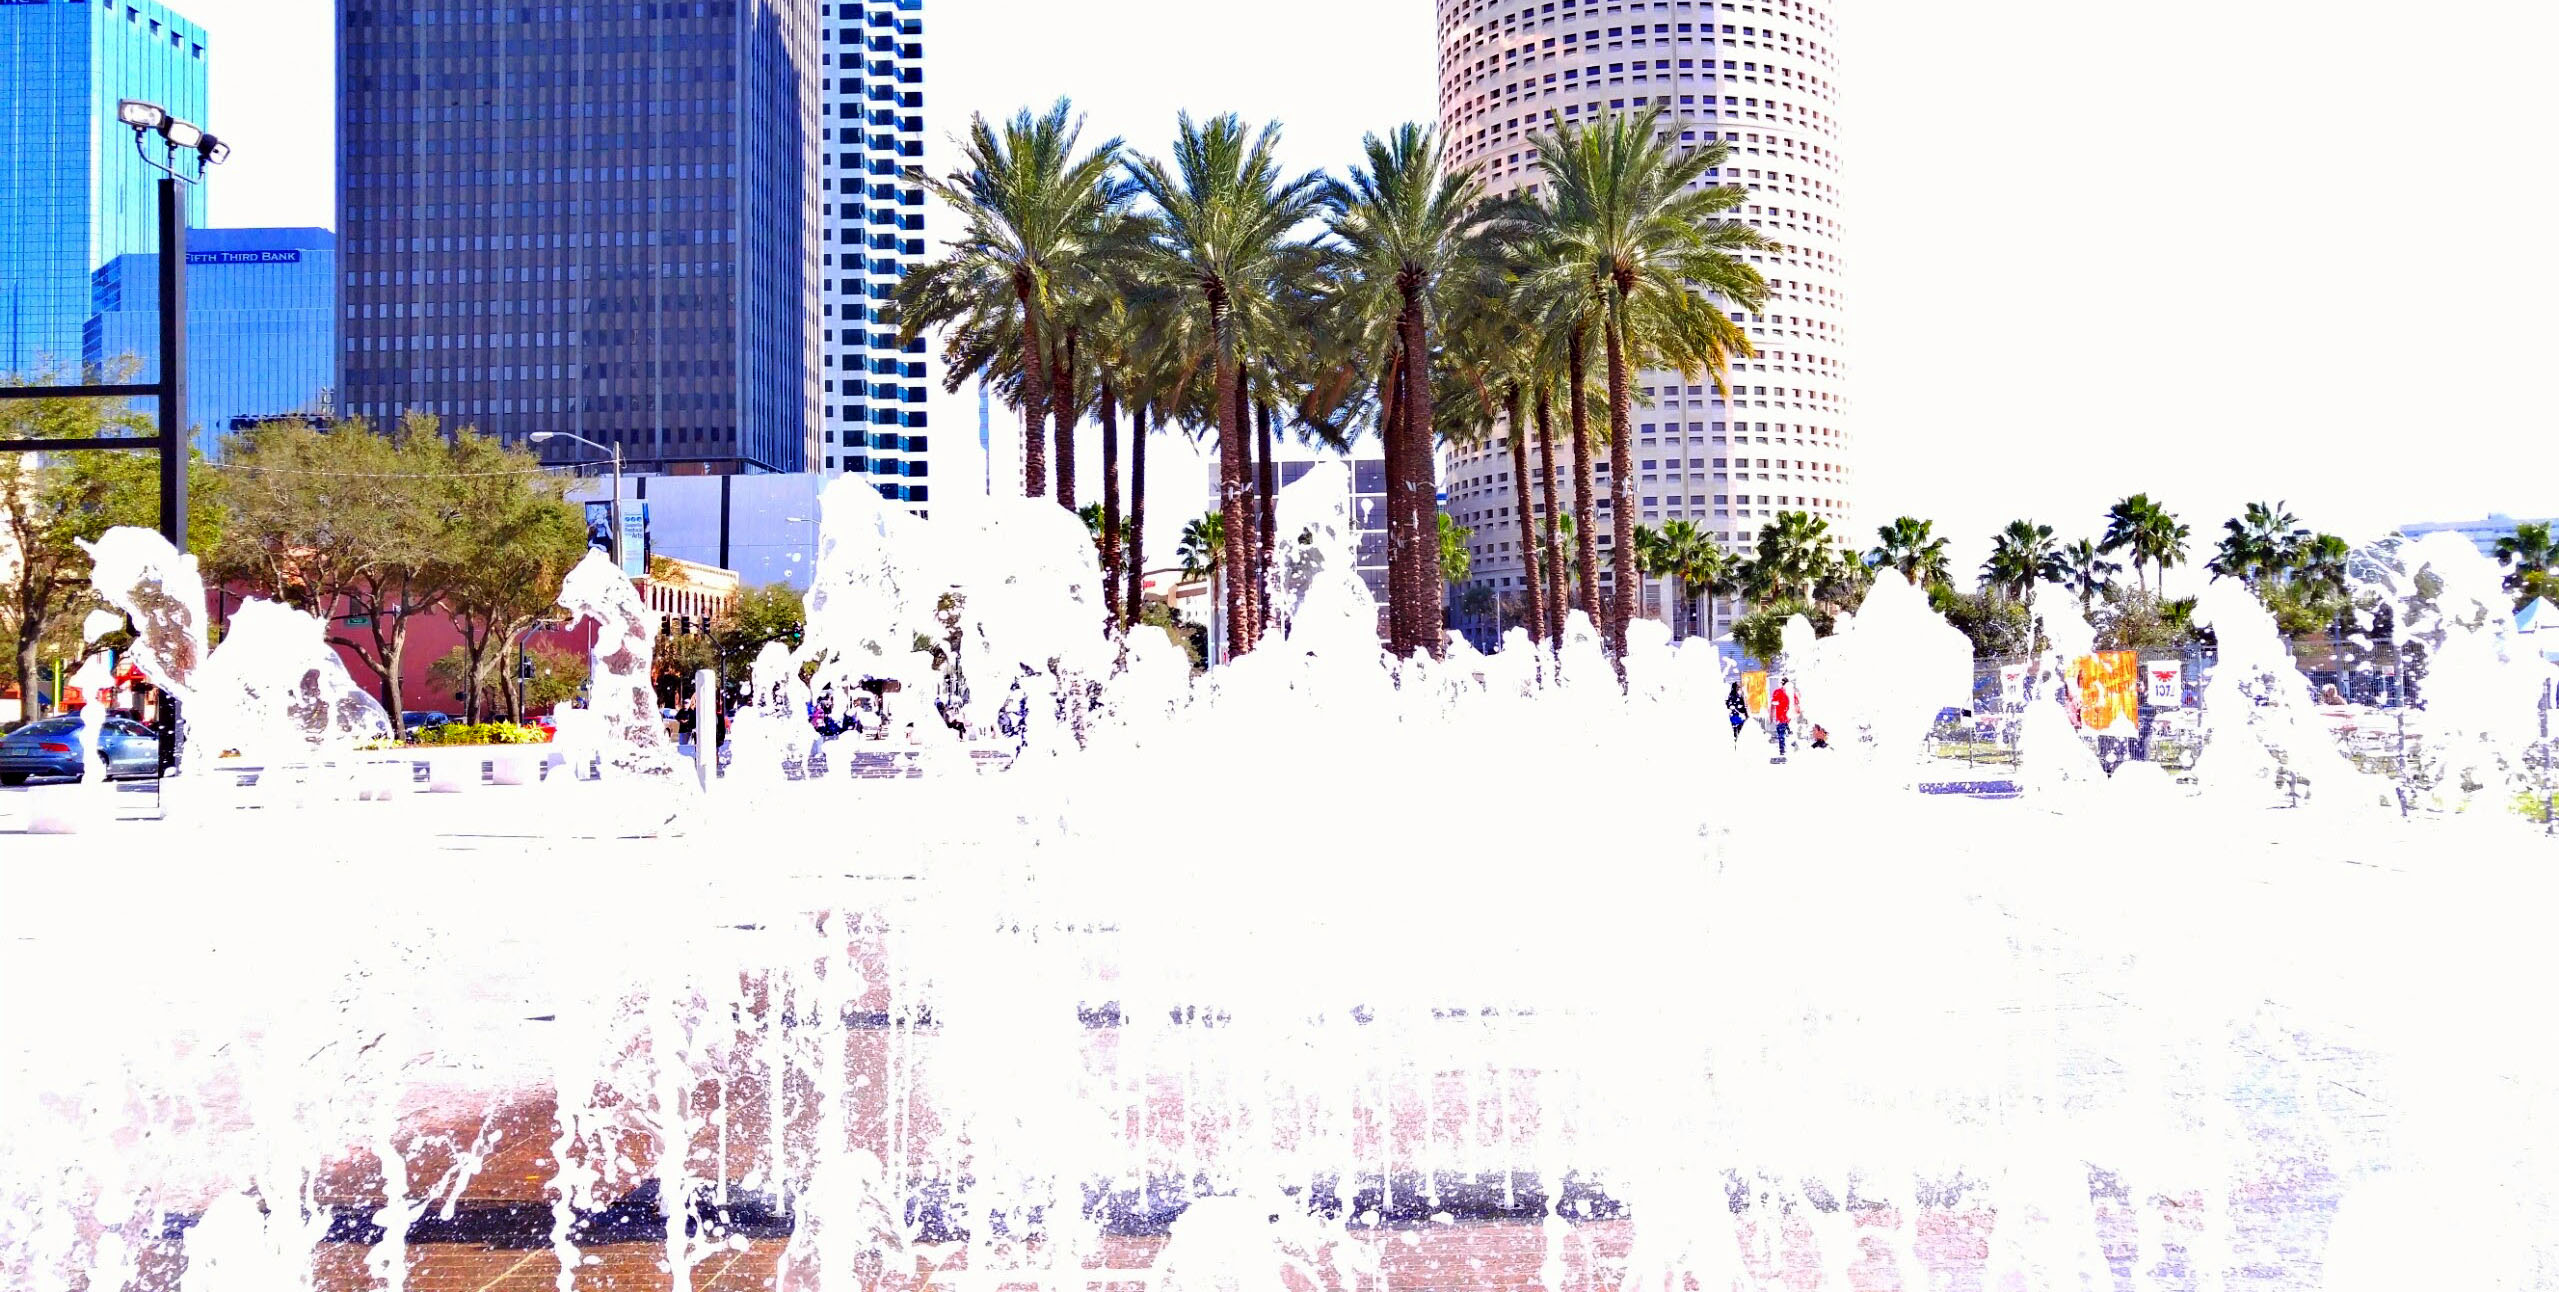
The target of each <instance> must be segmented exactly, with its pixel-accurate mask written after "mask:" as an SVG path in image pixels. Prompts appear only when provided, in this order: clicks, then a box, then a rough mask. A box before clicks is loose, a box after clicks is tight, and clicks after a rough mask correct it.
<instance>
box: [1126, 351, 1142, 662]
mask: <svg viewBox="0 0 2559 1292" xmlns="http://www.w3.org/2000/svg"><path fill="white" fill-rule="evenodd" d="M1146 409H1147V405H1146V402H1145V401H1144V400H1140V401H1138V404H1137V424H1136V425H1135V426H1133V427H1131V428H1130V429H1129V440H1128V569H1127V571H1126V573H1127V576H1128V601H1127V606H1128V608H1127V610H1126V611H1125V612H1124V613H1125V615H1126V619H1127V622H1129V623H1131V624H1134V623H1136V622H1137V621H1138V616H1139V614H1140V612H1142V611H1144V610H1145V609H1146V604H1145V597H1146Z"/></svg>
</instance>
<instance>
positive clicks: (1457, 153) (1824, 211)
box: [1439, 0, 1855, 613]
mask: <svg viewBox="0 0 2559 1292" xmlns="http://www.w3.org/2000/svg"><path fill="white" fill-rule="evenodd" d="M1832 9H1833V5H1832V4H1831V3H1830V0H1754V2H1747V3H1743V2H1727V0H1650V2H1649V3H1642V2H1635V0H1605V2H1603V0H1440V3H1439V48H1440V60H1439V101H1440V127H1441V129H1442V131H1443V132H1444V133H1445V134H1446V135H1447V137H1448V139H1449V142H1450V149H1451V152H1452V154H1453V156H1454V158H1455V159H1456V160H1457V161H1459V162H1461V163H1466V164H1472V165H1475V166H1477V167H1479V168H1480V173H1481V174H1482V175H1483V177H1484V179H1485V181H1486V183H1487V186H1488V187H1489V188H1490V189H1491V190H1492V191H1493V192H1495V193H1525V194H1529V195H1534V194H1536V193H1537V192H1538V191H1539V189H1540V188H1541V186H1542V182H1543V177H1542V174H1541V172H1540V171H1539V170H1538V169H1537V153H1536V149H1535V148H1534V147H1533V146H1531V145H1530V144H1529V142H1528V139H1529V136H1530V135H1531V134H1532V133H1534V132H1537V131H1541V130H1545V129H1548V128H1550V125H1551V123H1552V122H1554V121H1558V120H1560V121H1561V122H1563V123H1564V124H1566V125H1576V124H1582V123H1586V122H1589V121H1592V120H1595V119H1598V118H1600V117H1602V116H1604V115H1607V114H1610V113H1620V112H1623V113H1633V112H1640V111H1643V110H1644V109H1646V108H1651V107H1658V108H1660V109H1662V111H1663V114H1664V115H1663V118H1662V125H1663V128H1664V129H1665V130H1667V131H1670V132H1672V133H1673V134H1674V135H1675V136H1676V140H1677V142H1678V144H1679V145H1680V146H1681V147H1683V148H1693V147H1697V146H1700V145H1703V144H1705V143H1706V142H1708V141H1709V140H1714V139H1717V138H1719V137H1720V139H1721V140H1722V142H1723V143H1724V144H1725V145H1726V146H1727V147H1729V148H1730V149H1731V152H1732V155H1731V158H1730V159H1729V161H1728V162H1727V163H1726V164H1725V165H1724V166H1721V167H1718V168H1716V169H1715V170H1714V171H1711V172H1709V174H1708V176H1707V178H1706V179H1705V180H1704V181H1703V182H1705V183H1710V184H1711V183H1725V184H1735V185H1739V186H1741V187H1742V188H1744V189H1746V190H1748V192H1749V198H1748V200H1747V202H1746V203H1745V204H1744V205H1743V206H1742V208H1741V209H1740V210H1739V211H1738V212H1736V213H1735V214H1736V217H1737V218H1739V219H1742V220H1746V221H1748V222H1749V223H1751V224H1753V225H1755V226H1757V227H1758V228H1759V230H1760V232H1762V233H1763V234H1765V235H1767V237H1768V238H1769V240H1770V241H1772V242H1774V243H1776V244H1777V246H1776V249H1774V250H1772V251H1769V252H1766V253H1761V254H1756V255H1752V256H1750V257H1749V259H1750V260H1751V261H1752V263H1753V264H1754V265H1755V266H1756V267H1757V268H1758V269H1759V271H1760V273H1761V274H1762V275H1763V276H1764V277H1766V278H1767V280H1768V285H1769V295H1768V302H1767V304H1766V307H1765V312H1764V313H1760V314H1736V315H1735V318H1736V321H1738V322H1740V323H1742V324H1743V325H1744V326H1745V327H1746V328H1747V329H1748V330H1749V333H1750V338H1751V343H1752V345H1753V346H1754V347H1755V348H1756V349H1757V351H1758V353H1757V354H1756V355H1754V356H1753V357H1751V358H1749V359H1737V360H1735V361H1734V363H1733V366H1732V371H1731V372H1730V374H1729V375H1728V377H1727V382H1728V383H1729V386H1730V395H1729V397H1727V396H1724V395H1718V394H1717V393H1716V392H1715V389H1714V386H1713V384H1712V383H1711V382H1707V381H1703V380H1701V381H1698V382H1695V383H1689V382H1686V381H1684V380H1682V379H1681V378H1680V377H1679V375H1678V374H1677V373H1666V372H1647V373H1643V374H1641V375H1640V376H1639V377H1638V378H1637V379H1636V381H1635V383H1634V384H1635V390H1636V394H1637V401H1636V411H1635V417H1634V422H1635V425H1634V432H1635V444H1634V446H1633V449H1634V456H1635V470H1636V472H1637V476H1636V481H1635V487H1634V489H1633V493H1634V495H1635V500H1636V502H1637V504H1638V505H1639V506H1640V507H1641V509H1642V515H1641V516H1640V517H1639V518H1638V519H1640V520H1642V521H1643V522H1645V523H1647V524H1653V525H1659V524H1661V523H1662V522H1664V521H1666V520H1677V519H1685V520H1687V521H1688V522H1689V523H1691V524H1693V525H1695V526H1696V527H1697V528H1698V529H1699V530H1701V531H1703V532H1705V533H1706V534H1709V535H1711V536H1714V537H1717V538H1720V539H1721V540H1723V541H1724V542H1725V543H1727V544H1729V545H1732V546H1735V547H1740V546H1743V545H1746V544H1747V543H1749V542H1750V541H1751V539H1752V538H1754V537H1755V536H1756V535H1757V533H1758V531H1759V529H1760V527H1761V526H1762V525H1765V524H1767V523H1768V522H1769V521H1770V520H1772V519H1774V518H1775V517H1776V515H1777V513H1778V512H1780V511H1804V512H1810V513H1811V514H1812V515H1814V516H1816V517H1820V518H1823V519H1826V520H1828V521H1829V522H1830V523H1831V527H1832V532H1833V533H1834V534H1839V535H1840V536H1841V537H1843V538H1845V537H1846V535H1844V534H1840V531H1841V529H1842V528H1843V527H1844V526H1845V524H1846V523H1847V521H1848V519H1849V517H1850V515H1851V507H1850V500H1851V498H1852V497H1853V495H1854V493H1855V490H1854V487H1853V485H1852V484H1851V476H1850V472H1849V459H1850V453H1849V440H1848V435H1847V429H1846V401H1845V399H1844V392H1843V379H1844V377H1845V374H1846V361H1845V358H1844V355H1843V352H1842V349H1841V340H1842V334H1841V327H1840V318H1841V310H1842V296H1841V292H1840V281H1841V279H1840V224H1839V218H1838V216H1839V188H1838V184H1839V177H1840V157H1839V153H1838V151H1837V149H1838V144H1839V123H1838V121H1837V119H1836V118H1835V117H1834V115H1833V114H1834V112H1835V111H1836V110H1837V107H1838V88H1837V86H1836V85H1835V84H1834V82H1833V79H1832V78H1833V77H1834V76H1836V75H1837V72H1838V66H1839V63H1838V55H1837V52H1836V50H1835V48H1834V46H1833V42H1834V39H1835V36H1836V33H1837V30H1838V28H1837V24H1836V23H1834V22H1833V20H1832ZM1559 420H1560V419H1559ZM1558 433H1559V436H1560V433H1561V427H1560V425H1559V427H1558ZM1559 448H1560V446H1559ZM1557 456H1558V462H1557V472H1558V476H1559V484H1561V485H1562V486H1563V488H1564V489H1565V490H1566V491H1567V492H1569V489H1570V484H1569V482H1570V480H1571V471H1570V463H1569V461H1568V460H1567V459H1566V457H1565V455H1564V454H1563V453H1562V452H1560V451H1559V453H1558V455H1557ZM1530 470H1531V471H1532V472H1535V471H1537V470H1538V464H1537V462H1536V459H1535V455H1534V451H1533V449H1532V453H1531V460H1530ZM1599 473H1600V478H1601V480H1602V481H1603V486H1604V482H1605V481H1606V480H1607V479H1608V468H1607V465H1606V463H1605V462H1603V463H1601V464H1600V465H1599ZM1605 492H1606V490H1605V487H1603V490H1602V493H1603V496H1604V495H1605ZM1448 493H1449V501H1450V507H1451V510H1452V511H1454V512H1455V513H1456V515H1457V519H1458V521H1459V523H1461V524H1465V525H1468V526H1470V527H1472V528H1473V529H1474V531H1475V532H1474V538H1473V540H1472V545H1473V547H1474V557H1475V577H1476V579H1477V580H1479V581H1482V582H1485V583H1489V584H1490V585H1492V587H1493V589H1494V590H1495V591H1496V592H1500V593H1503V594H1505V595H1509V594H1513V593H1516V592H1519V591H1521V590H1522V589H1523V588H1524V578H1523V569H1522V565H1521V553H1520V552H1519V551H1518V547H1519V542H1518V533H1519V522H1518V519H1517V516H1516V514H1515V512H1514V510H1513V508H1514V507H1515V505H1516V503H1515V499H1514V497H1513V494H1512V482H1511V478H1510V459H1509V455H1508V452H1507V451H1506V449H1505V448H1504V447H1503V446H1500V445H1496V446H1494V447H1493V448H1492V449H1490V450H1484V451H1473V452H1461V453H1459V454H1457V455H1456V457H1455V459H1454V461H1453V462H1452V465H1451V467H1450V472H1449V483H1448ZM1560 501H1562V502H1563V505H1564V506H1567V507H1569V506H1570V505H1571V504H1570V501H1569V498H1568V497H1565V498H1562V499H1560ZM1538 505H1539V507H1541V508H1542V500H1540V503H1539V504H1538ZM1607 512H1608V508H1607V505H1606V504H1605V503H1604V502H1603V503H1602V504H1601V513H1602V515H1601V516H1600V517H1583V518H1582V523H1583V524H1585V525H1589V524H1599V525H1600V528H1599V530H1598V532H1599V534H1600V535H1601V536H1602V537H1601V540H1600V541H1601V543H1602V545H1603V546H1605V545H1606V544H1607V542H1608V539H1607V537H1606V535H1607V534H1608V529H1607V527H1606V525H1605V523H1604V520H1605V517H1606V515H1607ZM1609 563H1610V562H1609V556H1608V554H1607V553H1606V552H1603V553H1602V556H1601V565H1602V567H1603V569H1605V568H1606V567H1607V565H1608V564H1609ZM1666 604H1669V601H1668V599H1666V598H1665V597H1664V596H1663V589H1661V588H1660V587H1653V588H1649V589H1647V591H1646V593H1645V596H1644V605H1645V606H1646V607H1647V613H1655V612H1657V611H1658V610H1659V608H1660V607H1661V606H1663V605H1666Z"/></svg>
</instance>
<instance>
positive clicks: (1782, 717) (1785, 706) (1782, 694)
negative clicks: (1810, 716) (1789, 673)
mask: <svg viewBox="0 0 2559 1292" xmlns="http://www.w3.org/2000/svg"><path fill="white" fill-rule="evenodd" d="M1794 716H1795V693H1794V691H1793V689H1792V688H1791V687H1789V686H1788V685H1787V683H1786V679H1784V678H1779V679H1778V680H1777V686H1776V687H1775V689H1773V690H1771V691H1769V693H1768V723H1769V726H1771V727H1772V728H1774V729H1775V730H1776V732H1777V756H1778V757H1780V758H1784V757H1785V756H1786V731H1787V727H1788V725H1789V723H1791V722H1792V721H1793V719H1794Z"/></svg>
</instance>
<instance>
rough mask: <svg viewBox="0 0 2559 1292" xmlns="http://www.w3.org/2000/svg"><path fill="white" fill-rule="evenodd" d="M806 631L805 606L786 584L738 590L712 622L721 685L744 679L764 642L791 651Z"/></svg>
mask: <svg viewBox="0 0 2559 1292" xmlns="http://www.w3.org/2000/svg"><path fill="white" fill-rule="evenodd" d="M807 631H808V606H807V604H806V603H805V602H803V601H802V600H801V598H800V594H799V593H797V592H794V591H792V590H791V585H789V584H787V583H767V584H763V585H760V586H758V587H752V588H740V589H738V593H737V595H736V596H735V597H733V598H731V599H730V601H729V604H728V608H727V609H726V610H723V611H721V612H720V614H719V616H718V617H717V618H715V619H713V620H712V621H711V642H712V647H713V649H714V650H716V651H717V652H718V653H719V659H720V670H721V678H720V680H721V682H722V683H723V684H724V685H725V684H726V683H728V682H731V681H734V680H737V679H741V678H745V677H747V676H748V669H749V668H750V667H751V666H752V665H753V664H754V663H755V657H756V655H757V654H758V653H759V652H761V651H762V650H763V649H764V644H765V643H766V642H780V643H782V644H783V645H785V646H788V647H790V648H791V649H793V650H798V649H799V647H800V639H801V636H802V634H804V633H806V632H807Z"/></svg>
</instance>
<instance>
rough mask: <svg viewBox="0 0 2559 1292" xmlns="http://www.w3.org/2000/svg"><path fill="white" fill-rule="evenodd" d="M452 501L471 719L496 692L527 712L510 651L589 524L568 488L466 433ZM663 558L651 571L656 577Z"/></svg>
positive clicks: (534, 463)
mask: <svg viewBox="0 0 2559 1292" xmlns="http://www.w3.org/2000/svg"><path fill="white" fill-rule="evenodd" d="M450 460H451V462H452V465H453V468H454V469H453V473H452V475H451V476H450V477H449V480H448V493H447V499H446V503H447V505H448V506H449V507H451V508H452V509H453V516H454V524H453V525H452V528H451V531H450V541H451V542H452V544H453V554H452V561H451V564H452V570H451V573H450V574H449V576H448V581H447V584H446V594H445V598H444V605H445V608H446V610H447V611H448V612H450V614H451V615H452V619H453V626H454V629H455V631H457V632H458V633H459V634H460V635H461V638H462V644H461V646H459V647H458V648H457V649H459V650H460V651H461V652H462V653H463V656H464V660H465V663H466V665H467V667H468V670H469V671H468V676H469V677H470V678H471V679H472V684H471V685H470V686H468V687H464V688H457V689H461V690H463V691H464V692H465V694H466V695H468V696H469V699H468V700H467V701H466V702H465V715H464V720H465V721H469V722H478V721H481V720H482V719H483V718H484V717H486V716H487V713H486V708H485V706H484V704H483V697H484V696H486V695H489V694H491V693H494V694H495V695H496V696H497V698H498V699H499V700H500V701H501V702H503V703H504V704H505V706H506V708H507V710H508V716H510V717H522V716H523V714H524V711H525V699H524V695H523V687H522V686H521V685H520V684H519V682H518V679H517V678H516V677H515V675H514V670H512V669H511V668H510V667H509V666H510V665H511V664H512V663H513V660H512V659H510V658H509V657H510V656H511V655H512V654H513V652H512V651H510V650H509V649H508V648H509V647H510V646H512V645H513V644H514V643H515V642H516V640H517V639H518V638H520V637H521V636H523V634H524V633H525V632H527V631H529V630H530V629H531V628H532V627H533V626H534V625H535V624H536V623H539V622H540V621H541V620H542V619H543V618H544V617H546V616H548V615H549V614H550V613H551V611H552V609H553V608H554V605H555V603H556V602H557V601H558V598H559V594H560V585H561V583H562V582H563V581H564V580H566V579H567V577H568V573H569V571H570V570H571V569H572V568H574V567H575V566H576V565H577V563H578V562H579V561H581V560H584V559H585V558H586V553H587V550H588V549H587V532H586V519H585V517H584V516H583V515H582V514H581V513H580V511H579V509H578V508H577V507H575V506H573V505H571V504H570V503H569V502H567V501H566V496H565V492H564V482H563V481H561V480H559V479H558V478H557V477H555V476H552V475H550V474H548V473H546V472H544V471H542V470H541V469H540V463H539V461H538V460H537V459H535V458H534V456H533V455H532V454H531V453H529V452H526V451H525V450H522V449H516V448H509V447H507V446H505V445H503V444H501V443H499V442H498V441H497V440H495V439H491V438H488V437H484V436H475V435H465V436H462V437H460V438H459V439H458V440H456V441H455V443H454V444H453V445H452V447H451V451H450ZM671 564H672V563H671V562H667V561H666V560H665V558H663V557H661V558H658V560H657V561H654V562H652V563H651V567H650V573H651V577H653V578H655V577H659V573H658V571H659V568H660V566H661V565H671Z"/></svg>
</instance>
